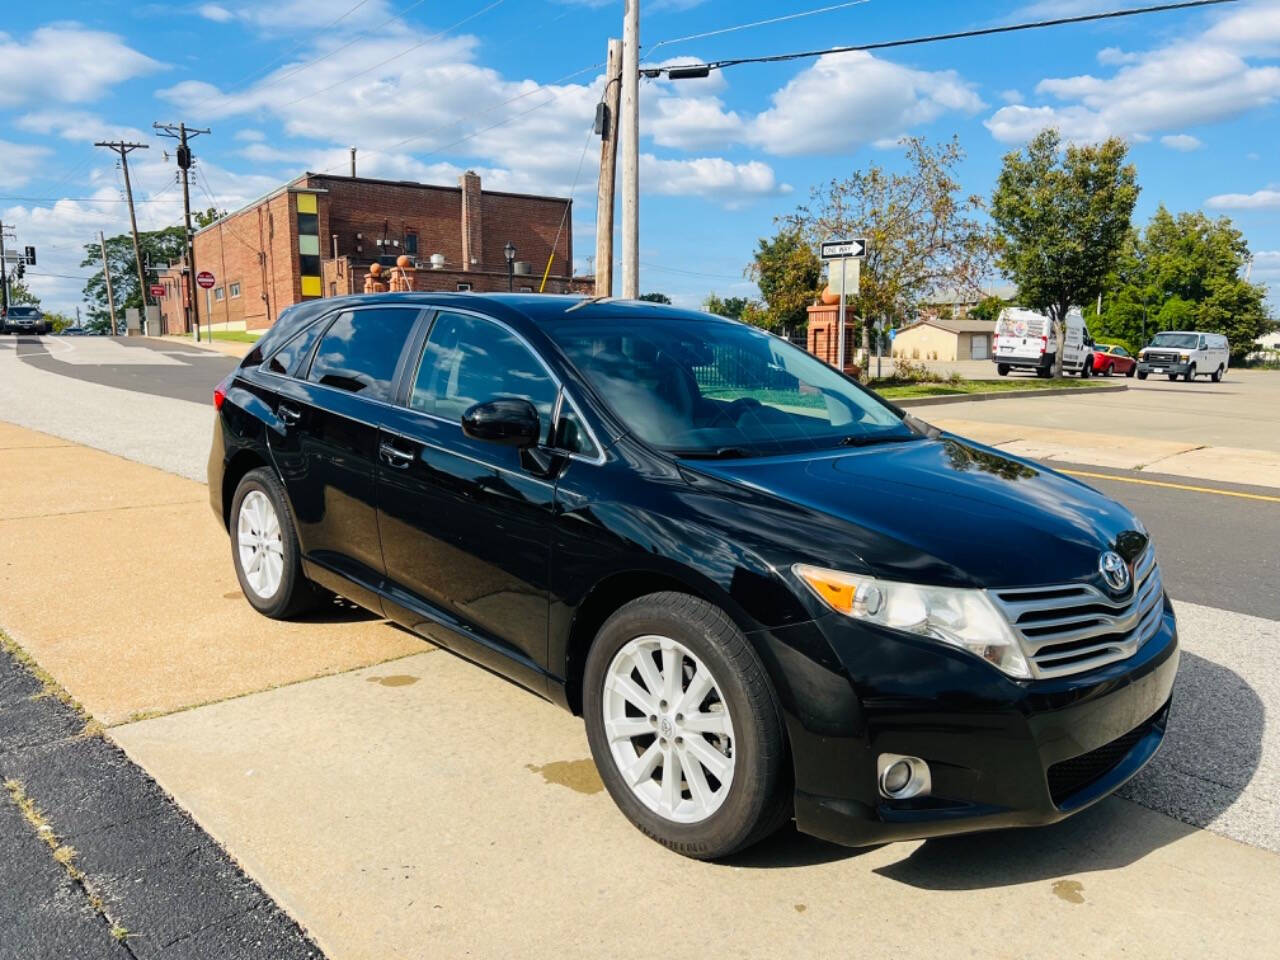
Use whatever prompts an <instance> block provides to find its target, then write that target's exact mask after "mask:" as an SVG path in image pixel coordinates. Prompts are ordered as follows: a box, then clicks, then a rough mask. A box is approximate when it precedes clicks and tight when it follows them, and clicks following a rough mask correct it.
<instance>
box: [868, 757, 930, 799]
mask: <svg viewBox="0 0 1280 960" xmlns="http://www.w3.org/2000/svg"><path fill="white" fill-rule="evenodd" d="M877 768H878V769H879V771H880V776H879V778H878V779H879V785H880V795H881V796H884V797H888V798H889V799H890V800H907V799H910V798H911V797H922V796H926V795H927V794H928V793H929V790H930V788H931V786H932V784H931V783H930V777H929V765H928V764H927V763H925V762H924V761H923V760H921V759H920V758H919V757H904V756H899V755H898V754H896V753H882V754H880V759H879V762H878V763H877Z"/></svg>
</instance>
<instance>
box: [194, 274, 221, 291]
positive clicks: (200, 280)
mask: <svg viewBox="0 0 1280 960" xmlns="http://www.w3.org/2000/svg"><path fill="white" fill-rule="evenodd" d="M216 282H217V281H216V280H214V278H213V274H212V273H210V272H209V271H208V270H201V271H200V272H199V273H197V274H196V284H197V285H198V286H199V287H201V288H202V289H204V290H208V289H209V288H210V287H212V286H213V285H214V284H215V283H216Z"/></svg>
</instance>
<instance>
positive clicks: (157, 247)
mask: <svg viewBox="0 0 1280 960" xmlns="http://www.w3.org/2000/svg"><path fill="white" fill-rule="evenodd" d="M182 233H183V229H182V227H168V228H166V229H164V230H156V231H152V232H149V233H139V234H138V245H139V246H140V247H141V248H142V257H143V259H144V260H146V259H147V258H148V257H150V259H151V262H152V263H153V264H160V263H169V262H176V261H178V260H181V259H182V254H183V250H182V247H183V243H182ZM107 263H108V264H110V266H111V293H112V297H113V299H114V300H115V305H116V315H117V317H118V318H119V319H120V322H121V323H123V322H124V321H123V317H124V311H125V310H127V309H128V308H129V307H137V308H139V309H141V307H142V291H141V290H139V289H138V261H137V259H136V258H135V256H134V253H133V237H132V236H130V235H129V234H127V233H122V234H119V235H118V236H114V237H108V238H107ZM80 266H82V267H96V268H97V270H96V272H95V273H93V274H92V275H91V276H90V277H89V280H88V282H87V283H85V285H84V298H85V300H86V301H87V302H88V304H89V311H88V312H89V323H87V324H86V326H90V327H91V328H92V329H102V328H103V327H105V326H106V325H108V324H109V323H110V322H111V314H110V311H109V310H108V307H107V284H106V281H105V280H104V279H103V275H102V249H101V247H99V246H98V244H97V242H96V241H95V242H93V243H86V244H85V245H84V259H83V260H81V261H80Z"/></svg>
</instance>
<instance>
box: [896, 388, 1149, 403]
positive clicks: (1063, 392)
mask: <svg viewBox="0 0 1280 960" xmlns="http://www.w3.org/2000/svg"><path fill="white" fill-rule="evenodd" d="M872 389H873V390H874V389H875V388H874V387H872ZM1128 389H1129V385H1128V384H1127V383H1117V384H1114V385H1110V386H1105V387H1051V388H1049V389H1048V390H1006V391H1001V392H1000V393H956V394H951V395H948V396H943V397H909V398H907V399H905V400H890V401H889V402H890V403H892V404H894V405H895V406H899V407H932V406H937V405H938V404H943V403H968V402H969V401H971V400H1016V399H1021V398H1024V397H1066V396H1079V395H1081V394H1086V395H1091V394H1095V393H1120V392H1121V391H1124V390H1128ZM886 399H887V398H886Z"/></svg>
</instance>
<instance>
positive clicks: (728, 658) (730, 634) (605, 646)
mask: <svg viewBox="0 0 1280 960" xmlns="http://www.w3.org/2000/svg"><path fill="white" fill-rule="evenodd" d="M649 635H656V636H662V637H670V638H671V639H673V640H677V641H678V642H680V643H681V644H683V645H684V646H685V647H686V648H687V649H688V650H689V651H690V652H692V653H693V655H694V656H696V657H697V658H698V659H699V660H700V661H702V662H703V663H704V664H705V665H706V666H707V668H708V669H709V670H710V671H711V675H712V676H713V677H714V678H715V681H716V684H717V686H718V687H719V689H720V691H721V694H722V695H723V698H724V701H725V706H726V707H727V708H728V710H729V714H730V716H731V717H732V721H733V730H734V739H733V756H734V773H733V781H732V783H731V784H730V786H729V788H728V790H729V792H728V794H727V796H726V797H725V799H724V801H723V802H722V804H721V805H720V807H719V808H718V809H717V810H716V811H715V812H714V813H712V814H711V815H710V816H709V817H707V819H705V820H703V821H701V822H698V823H677V822H675V821H673V820H670V819H667V818H666V817H663V816H661V815H660V814H658V813H656V812H655V811H653V810H651V809H650V808H649V807H647V806H646V805H645V804H644V803H643V802H642V801H641V800H640V799H639V798H638V797H637V796H636V795H635V794H634V793H633V792H632V789H631V787H630V786H628V785H627V783H626V781H625V780H624V779H623V777H622V774H621V772H620V771H619V770H618V766H617V762H616V761H615V760H614V757H613V754H612V752H611V750H610V746H609V741H608V736H607V734H606V732H605V721H604V713H603V711H604V682H605V679H606V676H607V674H608V670H609V666H610V664H611V663H612V662H613V659H614V657H615V656H616V655H617V653H618V651H619V650H621V649H622V647H624V646H625V645H626V644H627V643H628V642H630V641H631V640H633V639H635V638H636V637H641V636H649ZM583 715H584V718H585V720H586V726H587V740H588V742H589V743H590V745H591V755H592V757H594V759H595V763H596V767H597V769H598V770H599V771H600V776H601V779H602V780H603V781H604V785H605V787H606V788H607V789H608V791H609V795H610V796H612V797H613V800H614V803H616V804H617V805H618V808H619V809H620V810H621V811H622V812H623V814H624V815H625V816H626V817H627V819H629V820H630V821H631V822H632V824H634V825H635V826H636V828H638V829H639V830H640V832H641V833H644V834H645V835H646V836H648V837H650V838H651V839H653V840H656V841H657V842H658V843H661V844H662V845H663V846H665V847H667V848H668V849H670V850H673V851H675V852H676V853H680V854H683V855H684V856H686V857H692V858H694V859H698V860H711V859H715V858H719V857H726V856H728V855H729V854H732V853H734V852H736V851H739V850H743V849H745V848H746V847H749V846H751V845H752V844H755V843H758V842H759V841H761V840H763V839H764V838H765V837H767V836H769V835H770V834H771V833H773V832H774V831H776V830H777V829H778V828H779V827H781V826H782V825H783V824H784V823H786V821H787V820H789V819H790V817H791V781H790V768H789V759H788V754H787V743H786V735H785V732H784V727H783V722H782V714H781V709H780V707H779V705H778V701H777V697H776V696H775V694H774V691H773V686H772V684H771V683H770V682H769V677H768V674H766V673H765V669H764V666H763V664H761V662H760V658H759V657H758V656H757V655H756V652H755V650H754V649H753V648H752V646H751V644H750V643H748V642H747V639H746V638H745V637H744V636H743V635H742V632H741V631H740V630H739V629H738V628H737V626H736V625H735V624H734V623H733V621H732V620H730V619H729V618H728V616H726V615H725V613H724V611H722V610H721V609H719V608H718V607H716V606H713V605H712V604H710V603H707V602H706V601H705V600H701V599H699V598H697V597H694V596H690V595H689V594H685V593H674V592H664V593H652V594H649V595H647V596H644V597H639V598H638V599H636V600H632V601H631V602H630V603H628V604H626V605H625V606H623V607H622V608H621V609H619V610H618V611H617V612H616V613H614V614H613V616H611V617H610V618H609V619H608V620H607V621H605V624H604V625H603V626H602V627H601V628H600V631H599V632H598V633H597V634H596V638H595V641H594V642H593V644H592V646H591V652H590V653H589V654H588V655H587V662H586V675H585V677H584V680H583Z"/></svg>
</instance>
